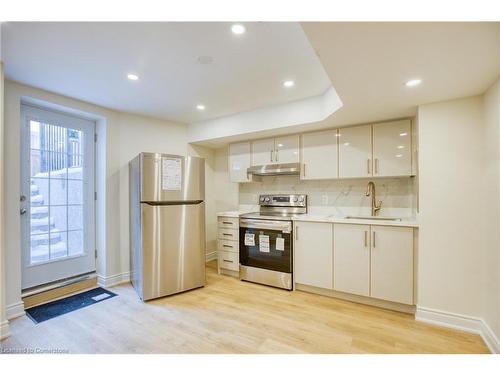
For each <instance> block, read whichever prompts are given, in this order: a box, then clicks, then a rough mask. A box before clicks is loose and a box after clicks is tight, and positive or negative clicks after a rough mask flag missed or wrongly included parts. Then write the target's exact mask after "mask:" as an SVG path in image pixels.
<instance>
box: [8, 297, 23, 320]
mask: <svg viewBox="0 0 500 375" xmlns="http://www.w3.org/2000/svg"><path fill="white" fill-rule="evenodd" d="M25 314H26V313H25V312H24V302H23V301H19V302H16V303H13V304H11V305H7V306H6V308H5V315H6V318H7V319H8V320H11V319H14V318H19V317H20V316H24V315H25Z"/></svg>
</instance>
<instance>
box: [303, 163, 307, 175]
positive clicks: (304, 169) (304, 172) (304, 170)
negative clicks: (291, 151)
mask: <svg viewBox="0 0 500 375" xmlns="http://www.w3.org/2000/svg"><path fill="white" fill-rule="evenodd" d="M303 176H304V177H306V165H305V164H303Z"/></svg>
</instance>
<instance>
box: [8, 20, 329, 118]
mask: <svg viewBox="0 0 500 375" xmlns="http://www.w3.org/2000/svg"><path fill="white" fill-rule="evenodd" d="M245 26H246V29H247V32H246V33H245V34H244V35H241V36H235V35H233V34H232V33H231V31H230V27H231V24H230V23H219V22H218V23H215V22H214V23H186V22H183V23H173V22H164V23H140V22H138V23H33V22H27V23H6V24H3V25H2V27H3V32H2V34H3V35H2V38H3V40H2V49H3V51H2V57H3V60H4V63H5V73H6V77H7V78H8V79H12V80H15V81H19V82H21V83H25V84H28V85H32V86H35V87H39V88H42V89H46V90H49V91H53V92H56V93H59V94H62V95H66V96H70V97H73V98H77V99H81V100H84V101H87V102H91V103H94V104H98V105H101V106H104V107H108V108H112V109H116V110H120V111H126V112H133V113H139V114H144V115H149V116H154V117H158V118H164V119H169V120H174V121H178V122H184V123H191V122H196V121H203V120H207V119H212V118H217V117H220V116H226V115H230V114H234V113H238V112H243V111H248V110H252V109H256V108H261V107H268V106H273V105H277V104H282V103H286V102H289V101H294V100H299V99H303V98H307V97H311V96H315V95H319V94H322V93H323V92H325V91H326V90H327V89H328V88H329V87H330V86H331V83H330V80H329V78H328V75H327V74H326V73H325V71H324V69H323V67H322V65H321V63H320V62H319V60H318V58H317V56H316V55H315V53H314V50H313V49H312V48H311V46H310V44H309V42H308V40H307V38H306V37H305V35H304V32H303V30H302V28H301V26H300V24H298V23H245ZM199 56H211V57H212V58H213V63H212V64H208V65H202V64H200V63H199V62H198V57H199ZM129 72H132V73H135V74H137V75H139V77H140V79H139V81H137V82H132V81H129V80H127V78H126V75H127V73H129ZM285 79H294V80H295V81H296V86H295V87H294V88H292V89H285V88H283V86H282V82H283V80H285ZM198 103H203V104H205V106H206V110H205V111H204V112H200V111H197V110H196V108H195V107H196V105H197V104H198Z"/></svg>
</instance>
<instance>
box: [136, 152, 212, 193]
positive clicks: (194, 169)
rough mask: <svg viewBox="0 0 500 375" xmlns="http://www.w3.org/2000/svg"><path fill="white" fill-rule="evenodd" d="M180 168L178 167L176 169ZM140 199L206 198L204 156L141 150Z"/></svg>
mask: <svg viewBox="0 0 500 375" xmlns="http://www.w3.org/2000/svg"><path fill="white" fill-rule="evenodd" d="M177 168H178V169H177ZM140 169H141V178H142V180H141V202H182V201H197V200H204V199H205V159H203V158H197V157H191V156H188V157H184V156H178V155H167V154H154V153H142V154H141V167H140Z"/></svg>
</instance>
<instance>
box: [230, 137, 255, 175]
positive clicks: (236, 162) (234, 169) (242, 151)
mask: <svg viewBox="0 0 500 375" xmlns="http://www.w3.org/2000/svg"><path fill="white" fill-rule="evenodd" d="M250 162H251V152H250V142H240V143H233V144H231V145H229V178H230V180H231V182H248V181H250V178H249V176H248V175H247V168H248V167H250Z"/></svg>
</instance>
